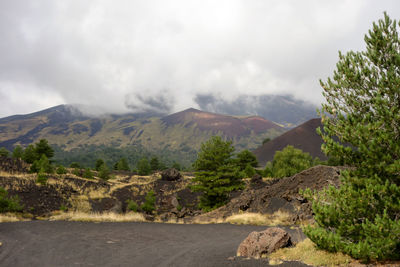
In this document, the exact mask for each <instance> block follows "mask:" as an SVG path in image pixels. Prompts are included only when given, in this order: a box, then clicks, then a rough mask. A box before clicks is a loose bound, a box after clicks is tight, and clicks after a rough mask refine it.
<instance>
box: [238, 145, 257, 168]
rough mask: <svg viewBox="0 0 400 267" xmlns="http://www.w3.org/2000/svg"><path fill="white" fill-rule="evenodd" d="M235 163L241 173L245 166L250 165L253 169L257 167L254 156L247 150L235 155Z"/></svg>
mask: <svg viewBox="0 0 400 267" xmlns="http://www.w3.org/2000/svg"><path fill="white" fill-rule="evenodd" d="M236 161H237V165H238V166H239V168H240V170H241V171H243V170H244V169H246V167H247V165H250V166H251V167H253V168H255V167H257V166H258V161H257V158H256V156H255V155H254V154H253V153H251V152H250V151H248V150H247V149H245V150H243V151H242V152H240V153H238V154H237V155H236Z"/></svg>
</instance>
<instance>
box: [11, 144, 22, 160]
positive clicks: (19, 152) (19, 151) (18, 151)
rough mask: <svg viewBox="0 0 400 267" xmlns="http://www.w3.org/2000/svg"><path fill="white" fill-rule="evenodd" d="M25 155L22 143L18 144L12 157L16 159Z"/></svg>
mask: <svg viewBox="0 0 400 267" xmlns="http://www.w3.org/2000/svg"><path fill="white" fill-rule="evenodd" d="M23 155H24V150H23V149H22V147H21V146H20V145H17V146H16V147H15V148H14V150H13V152H12V157H13V158H14V159H22V157H23Z"/></svg>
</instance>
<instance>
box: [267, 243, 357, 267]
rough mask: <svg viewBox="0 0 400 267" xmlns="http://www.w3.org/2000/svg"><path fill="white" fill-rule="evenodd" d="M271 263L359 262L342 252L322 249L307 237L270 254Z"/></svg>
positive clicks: (322, 263)
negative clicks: (290, 246)
mask: <svg viewBox="0 0 400 267" xmlns="http://www.w3.org/2000/svg"><path fill="white" fill-rule="evenodd" d="M268 259H269V260H270V264H273V263H279V262H281V261H283V260H284V261H301V262H303V263H305V264H309V265H312V266H348V265H350V264H356V263H357V262H356V261H355V260H354V259H352V258H351V257H350V256H348V255H345V254H342V253H330V252H326V251H324V250H320V249H318V248H317V247H316V245H315V244H314V243H313V242H312V241H311V240H310V239H308V238H307V239H305V240H304V241H302V242H300V243H298V244H297V245H296V246H295V247H292V248H283V249H279V250H277V251H276V252H274V253H272V254H270V255H269V256H268Z"/></svg>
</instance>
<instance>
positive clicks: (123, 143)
mask: <svg viewBox="0 0 400 267" xmlns="http://www.w3.org/2000/svg"><path fill="white" fill-rule="evenodd" d="M284 131H285V129H284V128H282V127H281V126H279V125H277V124H275V123H274V122H271V121H268V120H266V119H264V118H261V117H258V116H245V117H234V116H229V115H221V114H216V113H211V112H204V111H200V110H197V109H194V108H190V109H186V110H184V111H181V112H177V113H173V114H170V115H167V116H151V117H148V116H145V115H143V114H142V115H141V114H133V113H127V114H107V115H102V116H98V117H90V116H85V115H84V114H83V113H81V112H79V110H76V108H74V107H73V106H72V107H71V106H68V105H60V106H56V107H52V108H48V109H45V110H41V111H38V112H34V113H31V114H26V115H14V116H9V117H6V118H3V119H0V147H1V146H4V147H6V148H7V149H9V150H11V149H13V147H14V146H15V145H22V146H24V147H25V146H27V145H28V144H31V143H34V142H37V141H38V140H40V139H42V138H45V139H47V140H48V141H49V143H50V144H52V145H56V146H58V147H60V148H61V149H62V150H63V151H71V150H76V149H81V148H84V147H87V146H98V147H99V146H102V147H104V146H106V147H114V148H126V147H141V148H143V149H146V151H148V152H149V153H152V154H157V153H159V152H160V151H163V152H165V151H172V152H171V153H175V152H176V153H179V154H182V153H183V154H185V153H186V154H187V155H190V157H191V158H193V157H195V155H196V154H197V150H198V149H199V148H200V146H201V143H203V142H205V141H207V140H208V139H209V138H210V137H211V136H213V135H220V136H222V137H223V138H224V139H226V140H231V141H232V142H233V145H234V146H235V147H236V148H237V149H238V150H243V149H255V148H257V147H258V146H259V145H260V144H261V143H262V141H263V140H264V139H265V138H274V137H276V136H278V135H279V134H281V133H282V132H284ZM168 153H169V152H168Z"/></svg>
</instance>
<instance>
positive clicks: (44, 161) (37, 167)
mask: <svg viewBox="0 0 400 267" xmlns="http://www.w3.org/2000/svg"><path fill="white" fill-rule="evenodd" d="M30 171H31V172H36V173H53V172H54V168H53V166H52V165H51V163H50V161H49V159H48V158H47V157H46V155H45V154H43V155H42V156H41V158H40V160H35V162H33V164H32V165H31V168H30Z"/></svg>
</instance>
